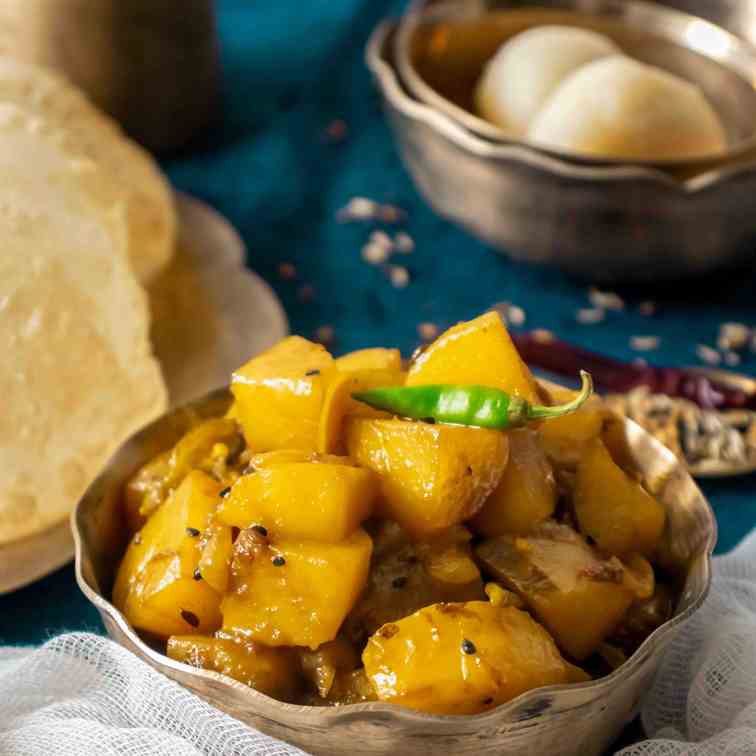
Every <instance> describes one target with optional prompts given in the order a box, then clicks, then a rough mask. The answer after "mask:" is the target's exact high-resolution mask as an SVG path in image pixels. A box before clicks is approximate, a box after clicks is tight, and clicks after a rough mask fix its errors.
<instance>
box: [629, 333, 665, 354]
mask: <svg viewBox="0 0 756 756" xmlns="http://www.w3.org/2000/svg"><path fill="white" fill-rule="evenodd" d="M659 343H660V339H659V337H658V336H633V337H632V338H631V339H630V348H631V349H635V351H636V352H653V351H654V350H655V349H658V348H659Z"/></svg>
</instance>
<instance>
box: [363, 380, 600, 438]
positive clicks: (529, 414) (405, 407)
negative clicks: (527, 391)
mask: <svg viewBox="0 0 756 756" xmlns="http://www.w3.org/2000/svg"><path fill="white" fill-rule="evenodd" d="M580 379H581V381H582V385H581V387H580V393H579V394H578V395H577V396H576V397H575V398H574V399H573V400H572V401H571V402H567V403H566V404H560V405H558V406H556V407H543V406H540V405H535V404H530V402H528V401H526V400H525V399H522V398H520V397H518V396H511V395H510V394H507V393H506V392H505V391H501V389H495V388H490V387H488V386H448V385H439V386H387V387H384V388H376V389H371V390H370V391H363V392H361V393H357V394H352V397H353V398H354V399H356V400H357V401H359V402H363V403H364V404H369V405H370V406H371V407H373V408H375V409H379V410H385V411H386V412H391V413H393V414H394V415H399V416H401V417H407V418H411V419H413V420H423V421H425V422H428V423H448V424H451V425H469V426H473V427H475V428H494V429H497V430H504V429H506V428H521V427H522V426H524V425H527V424H528V423H529V422H531V421H534V420H549V419H550V418H554V417H562V416H563V415H567V414H569V413H570V412H574V411H575V410H577V409H579V408H580V407H582V406H583V404H584V403H585V401H586V400H587V399H588V397H589V396H590V395H591V394H592V393H593V381H592V380H591V376H590V375H589V374H588V373H586V372H585V371H584V370H581V371H580Z"/></svg>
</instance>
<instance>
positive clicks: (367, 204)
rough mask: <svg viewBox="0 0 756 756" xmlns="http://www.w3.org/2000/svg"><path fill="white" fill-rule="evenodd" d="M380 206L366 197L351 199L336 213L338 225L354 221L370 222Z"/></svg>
mask: <svg viewBox="0 0 756 756" xmlns="http://www.w3.org/2000/svg"><path fill="white" fill-rule="evenodd" d="M379 209H380V205H378V204H377V203H375V202H373V200H371V199H368V198H367V197H352V199H350V200H349V202H347V204H346V205H345V206H344V207H342V208H341V209H340V210H339V211H338V212H337V213H336V220H337V221H339V223H348V222H349V221H354V220H370V219H372V218H375V216H376V212H377V211H378V210H379Z"/></svg>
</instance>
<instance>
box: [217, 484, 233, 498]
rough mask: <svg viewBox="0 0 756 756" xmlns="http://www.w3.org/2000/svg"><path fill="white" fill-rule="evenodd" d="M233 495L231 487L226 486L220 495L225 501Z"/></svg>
mask: <svg viewBox="0 0 756 756" xmlns="http://www.w3.org/2000/svg"><path fill="white" fill-rule="evenodd" d="M230 493H231V486H226V487H225V488H224V489H223V490H222V491H221V492H220V494H219V496H220V497H221V499H225V498H226V496H228V495H229V494H230Z"/></svg>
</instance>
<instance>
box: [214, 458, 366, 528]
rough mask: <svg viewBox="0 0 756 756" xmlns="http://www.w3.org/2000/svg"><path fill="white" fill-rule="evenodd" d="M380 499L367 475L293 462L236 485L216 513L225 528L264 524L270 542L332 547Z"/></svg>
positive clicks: (356, 469)
mask: <svg viewBox="0 0 756 756" xmlns="http://www.w3.org/2000/svg"><path fill="white" fill-rule="evenodd" d="M377 495H378V480H377V478H376V476H375V474H374V473H372V472H371V471H370V470H364V469H362V468H359V467H352V466H349V465H339V464H313V463H309V462H294V463H288V464H280V465H275V466H273V467H268V468H261V469H259V470H257V472H254V473H251V474H250V475H244V476H242V477H241V478H239V480H237V481H236V483H234V485H233V487H232V488H231V492H230V493H229V495H228V496H227V497H226V498H225V499H224V500H223V502H222V504H221V505H220V507H219V509H218V519H219V520H220V521H221V522H223V523H225V524H226V525H234V526H236V527H237V528H248V527H250V526H251V525H255V524H257V525H264V526H265V527H266V528H267V529H268V530H269V531H270V534H271V537H272V538H273V539H287V540H297V539H304V540H313V541H327V542H330V543H335V542H337V541H342V540H344V539H345V538H347V537H348V536H349V535H351V534H352V533H353V532H354V531H355V530H356V529H357V528H358V527H359V526H360V524H361V523H362V521H363V520H365V519H367V518H368V517H369V516H370V514H371V512H372V509H373V502H374V501H375V499H376V497H377Z"/></svg>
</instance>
